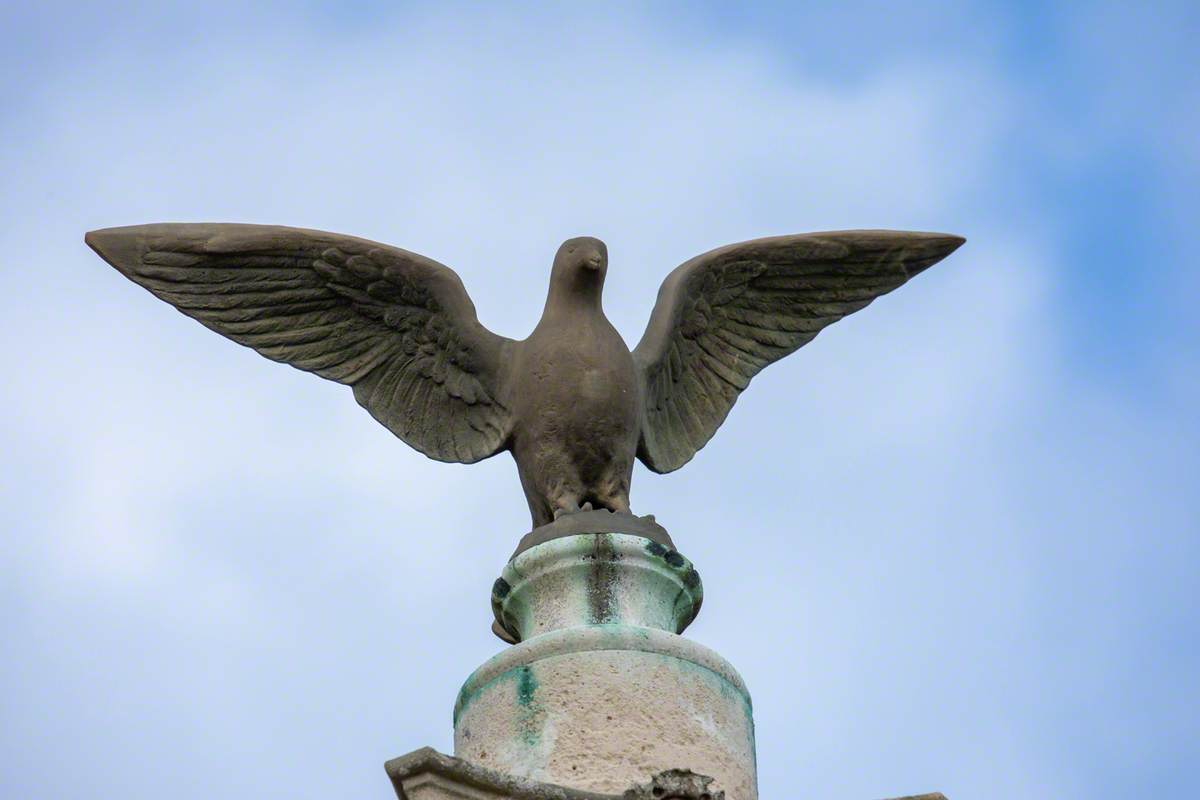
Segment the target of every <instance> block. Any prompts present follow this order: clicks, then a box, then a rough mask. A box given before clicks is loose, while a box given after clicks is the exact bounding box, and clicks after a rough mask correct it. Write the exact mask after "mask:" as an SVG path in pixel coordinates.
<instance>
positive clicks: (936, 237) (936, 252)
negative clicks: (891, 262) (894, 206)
mask: <svg viewBox="0 0 1200 800" xmlns="http://www.w3.org/2000/svg"><path fill="white" fill-rule="evenodd" d="M913 236H916V237H918V248H919V249H918V252H919V253H920V255H919V256H918V257H917V258H916V259H914V260H912V261H910V262H909V263H908V264H906V267H907V269H906V272H907V273H908V277H909V278H912V277H913V276H915V275H919V274H920V273H922V272H924V271H925V270H927V269H929V268H930V267H932V266H933V265H934V264H936V263H938V262H939V261H941V260H942V259H944V258H946V256H948V255H950V254H951V253H953V252H954V251H955V250H957V249H958V248H960V247H962V246H963V245H964V244H966V242H967V239H966V237H965V236H959V235H958V234H955V233H917V234H913Z"/></svg>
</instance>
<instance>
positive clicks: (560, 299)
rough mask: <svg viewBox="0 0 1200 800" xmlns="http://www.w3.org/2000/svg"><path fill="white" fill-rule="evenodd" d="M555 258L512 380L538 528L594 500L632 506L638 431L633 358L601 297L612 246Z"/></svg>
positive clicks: (568, 249) (524, 478)
mask: <svg viewBox="0 0 1200 800" xmlns="http://www.w3.org/2000/svg"><path fill="white" fill-rule="evenodd" d="M591 260H594V261H595V262H596V266H591V264H590V263H589V262H590V261H591ZM555 262H556V263H555V269H554V271H553V272H552V273H551V279H550V280H551V287H550V292H549V294H548V296H547V299H546V307H545V310H544V311H543V313H542V318H541V320H540V321H539V322H538V325H537V327H536V328H535V329H534V331H533V333H532V334H530V336H529V338H528V339H526V340H525V341H523V342H520V343H518V344H517V345H516V347H515V348H514V354H513V365H514V369H513V373H512V377H511V378H510V380H511V381H512V387H513V389H514V392H513V403H512V410H513V421H514V429H513V441H512V453H513V457H514V458H515V459H516V462H517V470H518V472H519V473H520V476H521V485H522V487H523V488H524V489H525V496H526V499H527V500H528V501H529V510H530V513H531V514H532V516H533V522H534V525H535V527H536V526H537V525H542V524H545V523H548V522H550V521H551V520H553V519H554V517H555V516H557V515H559V514H562V513H566V512H571V511H578V510H579V509H580V508H581V507H583V506H586V504H588V503H591V504H592V506H593V507H595V508H607V509H610V510H613V511H629V482H630V479H631V477H632V474H633V460H634V455H635V453H636V451H637V442H638V433H639V416H640V415H639V405H638V403H639V394H638V380H637V372H636V369H635V367H634V363H633V355H632V354H631V353H630V352H629V347H628V346H626V344H625V340H624V339H622V338H621V335H620V334H619V333H618V332H617V329H616V328H614V327H613V326H612V323H611V322H609V321H608V318H607V317H606V316H604V310H603V308H602V306H601V302H600V300H601V289H602V287H603V282H604V271H605V270H606V269H607V253H606V252H605V248H604V244H603V243H602V242H600V241H599V240H596V239H572V240H570V241H568V242H567V243H566V244H564V245H563V246H562V247H561V248H560V249H559V254H558V256H557V257H556V258H555Z"/></svg>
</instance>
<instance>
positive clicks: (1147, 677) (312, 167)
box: [0, 3, 1200, 800]
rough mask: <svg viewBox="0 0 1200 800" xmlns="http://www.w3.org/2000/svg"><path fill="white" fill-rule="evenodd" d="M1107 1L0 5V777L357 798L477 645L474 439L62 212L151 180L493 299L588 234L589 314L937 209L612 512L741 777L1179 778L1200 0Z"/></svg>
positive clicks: (1188, 622)
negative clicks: (415, 426)
mask: <svg viewBox="0 0 1200 800" xmlns="http://www.w3.org/2000/svg"><path fill="white" fill-rule="evenodd" d="M1132 5H1133V4H1119V3H1108V4H1105V3H1097V4H1086V5H1085V4H1059V5H1056V6H1053V7H1047V6H1044V5H1042V4H1032V3H1028V4H1027V3H1005V4H992V3H957V4H921V3H916V4H905V6H906V7H905V8H904V9H903V10H902V11H901V10H898V9H897V7H896V4H884V3H877V4H870V3H867V4H862V3H857V4H856V3H841V4H837V5H836V6H834V5H832V4H831V5H829V6H826V7H824V8H820V7H813V8H807V9H798V8H796V7H794V5H793V4H738V5H736V6H733V5H732V4H731V5H728V6H727V5H724V4H717V3H693V4H666V3H656V4H649V5H637V4H604V5H603V6H601V5H597V6H594V7H587V6H583V5H571V6H570V7H569V8H557V9H551V8H549V7H540V6H534V5H521V6H499V5H486V6H485V5H457V4H446V3H441V4H429V5H387V6H383V5H375V4H369V3H338V4H320V3H298V4H282V3H279V4H271V3H265V4H257V5H252V6H251V7H249V8H247V7H243V5H242V4H236V5H235V4H222V3H205V4H196V5H190V6H186V5H177V4H170V3H157V4H138V3H125V4H122V3H113V4H107V5H105V6H100V5H72V4H60V3H42V4H38V7H37V8H36V10H29V9H27V8H17V7H16V4H9V5H6V6H4V7H3V8H0V45H3V46H2V47H0V143H2V144H3V145H4V146H3V147H2V148H0V254H3V255H0V275H2V276H3V281H4V287H5V291H4V292H3V293H0V337H2V341H3V343H4V352H5V356H6V358H5V363H6V370H5V379H4V380H3V382H2V383H0V387H2V391H3V394H2V399H3V403H4V408H5V410H6V413H5V414H4V415H3V419H2V420H0V451H2V452H3V453H4V454H5V458H3V459H0V479H2V480H0V530H3V531H4V533H5V534H6V535H4V536H2V537H0V640H2V641H3V642H4V643H5V647H4V651H5V658H3V659H0V722H2V724H0V795H3V796H5V797H13V798H17V797H21V798H26V797H28V798H60V797H62V798H65V797H73V796H78V795H79V794H80V792H85V793H87V794H88V795H90V796H95V797H121V798H123V799H125V798H129V799H131V800H132V799H134V798H142V797H145V798H150V797H156V798H157V797H160V796H162V795H163V793H164V792H169V793H170V794H171V795H172V796H174V797H177V798H180V799H181V800H185V799H186V798H193V797H195V798H201V797H205V798H207V797H214V796H221V797H250V796H267V797H275V796H279V797H295V798H309V797H311V798H314V799H315V798H329V797H372V796H374V797H385V796H387V795H388V793H389V791H390V790H389V788H388V786H387V782H386V779H385V777H384V775H383V771H382V768H381V765H382V762H383V761H384V760H385V759H386V758H388V757H391V756H395V755H398V754H401V753H404V752H407V751H409V750H412V749H415V748H417V747H420V746H423V745H433V746H435V747H438V748H439V749H441V750H443V751H449V750H450V748H451V722H450V710H451V706H452V703H453V698H454V695H455V692H456V691H457V688H458V685H459V684H460V683H461V681H462V680H463V679H464V678H465V677H466V676H467V674H469V673H470V671H471V670H472V669H474V667H475V666H476V665H478V664H479V663H481V662H482V661H483V660H485V659H486V658H487V657H488V656H490V655H491V654H492V653H493V652H495V651H496V650H497V649H498V645H499V643H498V642H497V641H496V640H494V639H493V638H492V637H491V634H490V633H489V632H488V629H487V626H488V622H489V615H490V611H489V608H488V601H487V594H488V589H489V587H490V585H491V582H492V580H493V579H494V577H495V576H496V575H497V574H498V572H499V569H500V566H501V565H502V563H503V560H504V558H506V557H507V555H508V553H509V552H510V551H511V548H512V545H513V542H514V541H515V539H516V538H517V537H519V536H520V534H522V533H523V532H524V531H525V530H526V526H527V523H528V517H527V513H526V510H525V508H524V500H523V498H522V496H521V493H520V491H519V488H518V484H517V481H516V474H515V469H514V468H513V466H512V464H511V462H510V461H509V460H508V459H507V457H501V458H497V459H493V460H490V461H487V462H484V463H483V464H480V465H477V466H473V467H469V468H468V467H459V466H451V465H442V464H434V463H432V462H428V461H426V460H424V459H423V458H422V457H421V456H419V455H418V454H417V453H415V452H414V451H412V450H409V449H408V448H406V447H405V446H404V445H403V444H402V443H400V442H398V441H396V440H394V439H393V438H392V437H390V436H389V435H388V434H387V433H386V432H385V431H384V429H382V428H380V427H379V426H378V425H376V424H375V423H374V422H373V421H372V420H371V419H370V418H369V417H368V416H367V415H366V414H364V413H362V411H361V410H360V409H359V408H358V407H357V405H356V404H355V403H353V402H352V400H351V397H350V393H349V391H348V390H346V389H345V388H344V387H339V386H336V385H333V384H329V383H325V382H322V381H320V380H318V379H316V378H313V377H312V376H308V375H305V374H302V373H300V372H297V371H294V370H289V369H287V368H285V367H280V366H278V365H274V364H271V363H269V362H267V361H265V360H263V359H261V358H260V357H258V356H256V355H255V354H253V353H251V352H249V351H246V350H243V349H241V348H238V347H236V346H235V345H233V344H231V343H229V342H227V341H225V340H223V339H221V338H220V337H217V336H215V335H214V334H212V333H211V332H209V331H207V330H204V329H203V328H202V327H201V326H199V325H196V324H195V323H193V322H191V321H189V320H187V319H185V318H183V317H182V316H180V315H179V314H177V313H176V312H174V311H173V310H172V309H170V308H169V307H167V306H166V305H164V304H162V303H159V302H158V301H155V300H154V299H153V298H151V297H150V296H149V295H147V294H146V293H144V292H142V291H141V290H140V289H138V288H137V287H135V286H133V285H132V284H130V283H128V282H127V281H125V280H124V279H122V278H120V276H118V275H117V274H116V273H115V272H114V271H112V270H111V269H110V268H108V267H107V266H105V265H104V264H103V263H102V262H100V261H99V260H98V259H97V258H96V257H95V256H94V255H93V254H92V253H91V252H90V251H88V250H87V249H86V248H85V247H84V246H83V242H82V234H83V232H84V231H85V230H88V229H92V228H97V227H104V226H108V225H119V224H133V223H140V222H151V221H166V220H191V221H200V220H210V221H221V220H225V221H246V222H263V223H278V224H292V225H299V226H306V227H315V228H324V229H329V230H336V231H343V232H346V233H353V234H357V235H361V236H365V237H368V238H373V239H378V240H381V241H385V242H391V243H395V244H398V245H400V246H402V247H406V248H408V249H412V250H416V251H418V252H422V253H425V254H428V255H430V256H432V257H434V258H437V259H438V260H440V261H443V262H444V263H447V264H449V265H451V266H452V267H454V268H455V269H456V270H458V272H459V273H460V274H461V275H462V277H463V280H464V282H465V283H466V285H467V288H468V290H469V291H470V292H471V294H472V296H473V298H474V299H475V302H476V305H477V307H478V309H479V313H480V317H481V319H482V321H483V322H484V323H485V324H487V325H488V326H489V327H491V328H492V329H494V330H496V331H498V332H500V333H503V334H506V335H509V336H513V337H515V338H520V337H523V336H524V335H525V334H526V333H527V332H528V331H529V330H530V329H531V328H532V325H533V324H534V322H535V321H536V319H537V316H538V313H539V312H540V308H541V303H542V300H543V297H544V288H545V281H546V278H547V275H548V270H549V262H550V259H551V257H552V255H553V252H554V249H555V247H556V246H557V245H558V243H559V242H560V241H561V240H562V239H565V238H567V237H569V236H574V235H580V234H591V235H597V236H600V237H601V238H603V239H605V240H606V241H607V243H608V246H609V250H610V256H611V266H610V270H609V279H608V285H607V291H606V295H605V303H606V309H607V311H608V314H609V316H610V318H611V319H612V320H613V322H614V324H616V325H617V327H618V328H619V329H620V330H621V331H622V333H623V334H624V335H625V336H626V338H627V340H629V341H636V339H637V338H638V337H639V336H640V333H641V329H642V326H643V325H644V324H645V320H646V318H647V316H648V314H649V310H650V306H651V304H652V302H653V298H654V293H655V291H656V289H657V286H658V284H659V282H660V281H661V279H662V277H663V276H665V274H666V273H667V272H668V271H669V270H670V269H671V268H673V267H674V266H675V265H677V264H678V263H680V262H682V261H683V260H685V259H687V258H689V257H691V256H692V255H695V254H697V253H699V252H702V251H704V250H707V249H709V248H710V247H713V246H716V245H720V244H724V243H727V242H732V241H738V240H742V239H747V238H753V237H757V236H765V235H772V234H780V233H787V232H799V231H804V230H822V229H837V228H852V227H888V228H909V229H919V230H922V229H923V230H945V231H951V232H955V233H960V234H963V235H965V236H967V237H968V243H967V245H966V246H965V247H964V248H962V249H961V250H960V251H959V252H958V253H956V254H955V255H954V256H953V257H952V258H951V259H950V260H949V261H947V262H945V263H944V264H943V265H940V266H938V267H936V268H935V269H933V270H930V271H929V272H927V273H925V274H923V275H922V276H921V277H920V278H919V279H918V280H917V281H914V282H913V283H912V284H910V285H909V286H906V287H905V288H904V289H903V290H901V291H898V292H896V293H895V294H893V295H890V296H888V297H886V298H884V299H882V300H881V301H879V302H878V303H876V304H874V305H872V306H871V308H869V309H867V310H866V311H864V312H863V313H861V314H859V315H857V316H854V317H852V318H850V319H848V320H846V321H844V322H842V323H840V324H838V325H836V326H834V327H833V328H830V329H829V330H828V331H826V332H825V333H823V334H822V335H821V336H820V337H819V338H818V339H817V340H816V341H815V342H814V343H813V344H812V345H810V346H808V347H806V348H805V349H804V350H802V351H801V352H799V353H797V354H796V355H795V356H793V357H791V358H790V359H788V360H787V361H785V362H782V363H780V364H778V365H776V366H774V367H772V368H771V369H769V370H767V371H766V372H764V373H763V374H762V375H761V376H760V377H759V378H757V379H756V380H755V382H754V385H753V387H752V388H751V389H750V390H749V391H748V392H747V393H746V394H745V395H744V396H743V398H742V400H741V401H740V402H739V404H738V406H737V408H736V409H735V410H734V411H733V413H732V415H731V416H730V418H729V420H728V422H727V423H726V425H725V426H724V427H723V428H722V430H721V431H720V433H719V434H718V436H717V437H716V438H715V439H714V440H713V442H712V443H711V444H710V445H709V446H708V447H707V448H706V449H705V450H704V451H702V452H701V454H700V455H699V456H698V457H697V459H696V460H695V461H694V462H693V463H692V464H689V465H688V467H687V468H686V469H684V470H682V471H681V472H678V473H675V474H673V475H670V476H664V477H659V476H654V475H652V474H649V473H647V472H646V471H644V470H641V469H640V468H639V471H638V472H637V473H635V476H634V485H633V497H632V499H633V506H634V510H635V511H637V512H639V513H654V514H656V515H657V516H658V518H659V520H660V521H661V522H663V523H664V524H665V525H666V526H667V527H668V528H669V529H670V531H671V532H672V535H673V536H674V538H675V540H676V542H677V543H678V544H679V547H680V549H681V550H682V551H683V552H684V553H685V554H686V555H688V556H689V557H690V558H691V559H692V560H693V561H694V562H695V563H696V564H697V565H698V567H699V568H700V570H701V572H702V573H703V574H704V578H705V589H706V594H707V598H706V603H705V609H704V612H703V613H702V614H701V616H700V618H699V619H698V620H697V622H696V624H695V625H694V626H693V627H692V629H691V630H690V631H689V635H690V636H692V637H693V638H695V639H697V640H698V641H701V642H703V643H704V644H707V645H709V646H711V647H714V648H715V649H717V650H718V651H720V652H721V653H722V654H724V655H725V656H726V657H727V658H729V659H730V660H731V661H732V662H733V663H734V664H735V665H736V666H737V667H738V668H739V670H740V671H741V672H742V674H743V676H744V677H745V679H746V682H747V684H748V685H749V687H750V690H751V692H752V693H753V695H754V700H755V707H756V721H757V726H758V758H759V772H760V789H761V793H762V796H763V797H785V796H796V795H797V794H798V793H799V794H803V795H804V796H811V797H828V798H846V800H851V799H852V798H858V799H861V800H868V799H869V798H880V797H887V796H894V795H898V794H905V793H912V792H920V791H934V790H938V791H942V792H945V793H946V794H947V795H948V796H949V797H950V798H951V800H966V798H973V799H982V800H987V799H988V798H996V800H1000V799H1001V798H1005V799H1007V798H1012V797H1022V798H1064V797H1088V798H1108V797H1111V798H1124V797H1129V796H1143V795H1146V796H1149V795H1157V794H1161V795H1164V796H1176V797H1187V796H1192V795H1195V794H1197V793H1198V792H1200V779H1198V778H1197V777H1196V769H1195V765H1196V763H1197V762H1198V761H1200V745H1197V742H1200V682H1198V680H1197V675H1200V635H1198V625H1200V611H1198V608H1197V606H1198V602H1197V601H1198V599H1200V597H1198V595H1200V590H1198V589H1197V580H1196V575H1197V573H1198V572H1200V544H1198V538H1200V537H1198V533H1200V514H1198V505H1200V503H1198V502H1197V499H1196V497H1195V495H1196V477H1195V476H1196V474H1197V472H1198V470H1200V456H1197V452H1198V445H1200V431H1198V429H1197V423H1196V413H1195V408H1196V405H1197V401H1198V400H1200V371H1198V370H1197V368H1196V364H1197V356H1200V335H1198V333H1197V331H1198V328H1197V326H1196V325H1195V324H1194V322H1193V320H1192V318H1191V317H1192V314H1191V310H1192V309H1191V305H1192V301H1193V298H1194V297H1195V296H1196V293H1197V290H1200V278H1198V277H1197V276H1198V274H1200V272H1198V270H1197V266H1198V265H1197V263H1196V262H1197V260H1196V257H1195V255H1194V253H1195V247H1194V245H1193V242H1192V236H1193V231H1192V227H1193V226H1194V221H1195V219H1196V218H1197V215H1198V213H1200V192H1197V191H1196V187H1197V184H1198V179H1200V144H1198V142H1200V137H1197V135H1196V132H1197V129H1198V127H1200V125H1198V123H1200V118H1198V115H1200V64H1197V60H1198V59H1197V57H1196V55H1195V52H1194V51H1195V46H1194V42H1195V40H1196V38H1197V35H1198V34H1200V13H1198V12H1197V10H1196V7H1195V6H1194V5H1192V6H1191V7H1189V6H1188V4H1183V3H1180V4H1162V3H1160V4H1140V5H1139V6H1138V7H1137V8H1133V7H1132Z"/></svg>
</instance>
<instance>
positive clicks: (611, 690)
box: [454, 514, 756, 800]
mask: <svg viewBox="0 0 1200 800" xmlns="http://www.w3.org/2000/svg"><path fill="white" fill-rule="evenodd" d="M581 516H582V515H581ZM608 517H611V518H605V519H604V520H603V522H604V523H605V524H606V525H610V524H611V523H614V522H617V523H619V522H620V521H622V520H626V521H634V522H635V521H636V520H634V518H632V517H628V515H617V514H613V515H608ZM630 527H632V522H630ZM702 596H703V589H702V585H701V581H700V576H699V575H698V574H697V572H696V570H695V568H694V567H693V566H692V564H691V562H690V561H688V559H687V558H685V557H684V556H683V555H681V554H680V553H678V552H676V551H674V550H670V549H668V548H667V547H665V546H664V545H662V544H660V543H659V542H657V541H651V540H649V539H645V538H641V537H640V536H634V535H629V534H625V533H591V534H577V535H568V536H560V537H557V538H551V539H549V540H547V541H544V542H542V543H541V544H537V545H534V546H532V547H530V548H529V549H527V550H524V551H521V552H519V553H518V554H517V555H515V556H514V557H513V559H512V560H511V561H510V562H509V563H508V565H507V566H506V567H505V569H504V572H503V575H502V576H501V578H500V580H498V581H497V582H496V586H495V587H494V589H493V592H492V602H493V609H494V611H495V613H496V618H497V620H498V621H499V622H500V623H501V624H503V626H504V629H505V630H506V631H507V632H509V634H510V636H511V638H512V639H514V640H520V643H519V644H517V645H516V646H514V647H512V648H509V649H507V650H505V651H503V652H501V653H499V654H497V655H496V656H494V657H493V658H491V659H490V660H489V661H487V662H486V663H485V664H484V665H483V666H481V667H480V668H479V669H477V670H476V671H475V673H474V674H472V675H471V677H470V678H468V679H467V681H466V682H465V683H464V685H463V688H462V690H461V691H460V692H459V697H458V702H457V703H456V704H455V726H454V731H455V735H454V751H455V755H457V756H459V757H461V758H465V759H467V760H469V761H472V762H474V763H476V764H479V765H481V766H486V767H490V768H493V769H497V770H499V771H501V772H504V773H507V774H511V775H515V776H519V777H522V778H527V779H531V780H536V781H542V782H549V783H558V784H563V785H567V786H571V787H573V788H578V789H585V790H589V791H600V792H609V793H614V794H616V793H620V792H623V791H624V790H625V789H627V788H629V787H630V786H633V785H635V784H638V783H642V782H644V781H645V780H646V779H647V778H648V777H649V776H651V775H654V774H656V773H659V772H663V771H665V770H670V769H690V770H692V771H694V772H697V773H702V774H705V775H711V776H712V777H713V778H714V786H715V789H714V791H720V790H725V791H726V792H727V798H728V800H754V798H755V797H756V788H755V784H756V777H755V764H754V722H753V715H752V709H751V702H750V695H749V692H747V691H746V686H745V684H744V683H743V682H742V679H741V677H740V676H739V675H738V674H737V671H736V670H734V668H733V667H732V666H730V665H729V663H728V662H726V661H725V659H723V658H721V656H719V655H717V654H716V653H714V652H713V651H711V650H709V649H708V648H706V647H703V646H702V645H699V644H697V643H695V642H693V641H690V640H688V639H685V638H683V637H682V636H679V635H678V631H681V630H683V628H684V627H686V625H687V624H688V623H689V622H691V620H692V619H693V617H694V616H695V615H696V612H697V611H698V610H699V608H700V602H701V599H702Z"/></svg>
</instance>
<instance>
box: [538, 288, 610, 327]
mask: <svg viewBox="0 0 1200 800" xmlns="http://www.w3.org/2000/svg"><path fill="white" fill-rule="evenodd" d="M600 297H601V295H600V286H598V285H571V284H570V283H568V282H566V281H552V282H551V284H550V291H549V292H548V293H547V295H546V306H545V308H544V309H543V310H542V318H543V319H554V318H559V317H563V316H569V317H578V316H579V315H580V314H589V315H598V316H604V309H603V308H602V307H601V304H600Z"/></svg>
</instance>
